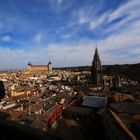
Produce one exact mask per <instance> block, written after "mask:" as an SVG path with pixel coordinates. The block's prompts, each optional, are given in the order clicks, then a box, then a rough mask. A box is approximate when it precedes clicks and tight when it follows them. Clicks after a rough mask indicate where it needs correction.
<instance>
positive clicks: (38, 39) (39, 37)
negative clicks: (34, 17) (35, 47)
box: [33, 33, 43, 43]
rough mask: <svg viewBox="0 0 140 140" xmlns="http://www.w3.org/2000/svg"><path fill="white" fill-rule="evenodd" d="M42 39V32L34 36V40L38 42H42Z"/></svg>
mask: <svg viewBox="0 0 140 140" xmlns="http://www.w3.org/2000/svg"><path fill="white" fill-rule="evenodd" d="M42 39H43V35H42V34H41V33H37V34H35V35H34V38H33V40H34V41H35V42H37V43H40V42H41V41H42Z"/></svg>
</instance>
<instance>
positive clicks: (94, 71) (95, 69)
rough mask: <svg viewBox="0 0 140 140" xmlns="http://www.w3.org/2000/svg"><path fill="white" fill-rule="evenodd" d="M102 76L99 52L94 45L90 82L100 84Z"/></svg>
mask: <svg viewBox="0 0 140 140" xmlns="http://www.w3.org/2000/svg"><path fill="white" fill-rule="evenodd" d="M102 77H103V72H102V65H101V61H100V57H99V54H98V49H97V47H96V49H95V54H94V58H93V61H92V67H91V80H92V83H93V84H94V85H97V86H102V85H103V79H102Z"/></svg>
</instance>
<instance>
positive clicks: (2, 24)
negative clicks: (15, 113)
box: [0, 0, 140, 69]
mask: <svg viewBox="0 0 140 140" xmlns="http://www.w3.org/2000/svg"><path fill="white" fill-rule="evenodd" d="M139 13H140V0H0V69H17V68H19V69H21V68H25V67H26V66H27V63H28V62H31V63H32V64H47V63H48V61H49V60H51V62H52V65H53V67H67V66H86V65H91V63H92V59H93V55H94V51H95V47H96V46H97V47H98V50H99V54H100V58H101V62H102V64H103V65H105V64H126V63H129V64H132V63H139V62H140V14H139Z"/></svg>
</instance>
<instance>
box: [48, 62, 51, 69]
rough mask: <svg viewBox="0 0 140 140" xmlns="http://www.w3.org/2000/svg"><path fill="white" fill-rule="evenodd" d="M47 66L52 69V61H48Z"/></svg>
mask: <svg viewBox="0 0 140 140" xmlns="http://www.w3.org/2000/svg"><path fill="white" fill-rule="evenodd" d="M48 68H49V71H52V63H51V61H49V63H48Z"/></svg>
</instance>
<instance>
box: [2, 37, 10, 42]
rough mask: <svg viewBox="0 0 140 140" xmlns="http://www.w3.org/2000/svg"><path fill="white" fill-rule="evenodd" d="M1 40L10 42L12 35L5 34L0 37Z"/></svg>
mask: <svg viewBox="0 0 140 140" xmlns="http://www.w3.org/2000/svg"><path fill="white" fill-rule="evenodd" d="M1 40H2V41H5V42H11V41H12V37H11V36H9V35H6V36H3V37H1Z"/></svg>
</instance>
